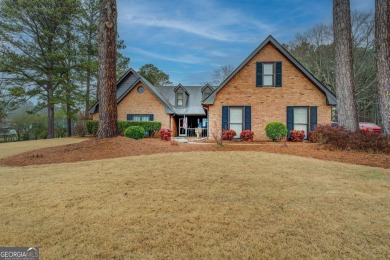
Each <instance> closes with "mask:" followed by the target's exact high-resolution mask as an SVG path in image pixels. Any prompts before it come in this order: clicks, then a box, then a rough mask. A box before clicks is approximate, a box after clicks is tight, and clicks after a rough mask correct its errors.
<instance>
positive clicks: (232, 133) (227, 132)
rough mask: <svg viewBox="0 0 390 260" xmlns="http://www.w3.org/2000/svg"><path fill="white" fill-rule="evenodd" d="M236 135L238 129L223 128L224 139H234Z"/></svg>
mask: <svg viewBox="0 0 390 260" xmlns="http://www.w3.org/2000/svg"><path fill="white" fill-rule="evenodd" d="M235 136H236V131H234V130H223V131H222V139H223V140H232V139H233V137H235Z"/></svg>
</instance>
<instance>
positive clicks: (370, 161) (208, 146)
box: [0, 136, 390, 169]
mask: <svg viewBox="0 0 390 260" xmlns="http://www.w3.org/2000/svg"><path fill="white" fill-rule="evenodd" d="M73 140H85V142H77V143H70V144H67V145H63V146H55V147H48V148H42V149H39V150H33V151H31V150H28V152H25V153H22V154H18V155H14V156H12V157H9V158H4V159H0V165H7V166H26V165H40V164H51V163H60V162H77V161H88V160H99V159H106V158H118V157H124V156H135V155H149V154H157V153H172V152H192V151H213V152H227V151H253V152H270V153H278V154H289V155H298V156H303V157H311V158H317V159H322V160H330V161H338V162H346V163H352V164H360V165H368V166H375V167H382V168H388V169H389V168H390V155H388V154H387V155H386V154H373V153H366V152H356V151H337V150H334V151H330V150H325V149H321V148H320V147H319V146H318V145H317V144H312V143H292V142H288V143H287V144H286V145H285V144H283V143H280V142H277V143H273V142H254V143H246V142H225V143H224V147H222V148H218V147H217V146H216V145H215V143H202V144H183V143H179V144H176V145H172V144H171V143H170V142H166V141H162V140H159V139H154V138H146V139H141V140H133V139H130V138H126V137H120V136H119V137H116V138H111V139H103V140H96V139H94V138H85V139H73V138H72V139H71V141H72V142H75V141H73ZM54 142H55V140H48V143H49V144H53V143H54ZM60 142H64V141H60ZM27 143H28V142H27ZM27 143H26V144H25V145H27ZM16 144H17V143H16ZM32 144H34V146H35V143H34V142H32ZM1 147H2V146H1V144H0V149H1ZM41 147H42V146H41ZM37 148H38V147H37ZM6 150H7V151H4V153H6V152H13V150H12V149H6ZM13 154H14V153H13ZM0 155H1V153H0Z"/></svg>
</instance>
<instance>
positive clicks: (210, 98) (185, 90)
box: [89, 36, 336, 140]
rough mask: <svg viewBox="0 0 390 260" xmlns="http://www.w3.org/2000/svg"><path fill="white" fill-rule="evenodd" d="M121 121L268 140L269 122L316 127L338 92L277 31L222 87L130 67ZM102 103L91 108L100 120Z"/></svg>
mask: <svg viewBox="0 0 390 260" xmlns="http://www.w3.org/2000/svg"><path fill="white" fill-rule="evenodd" d="M117 101H118V120H155V121H160V122H161V123H162V127H165V128H171V129H172V130H173V132H174V134H175V135H178V136H195V128H197V127H201V128H202V136H208V137H210V136H211V134H210V132H212V131H213V130H214V129H216V128H220V129H221V128H222V129H233V130H235V131H236V133H237V136H238V135H239V134H240V132H241V131H242V130H244V129H251V130H252V131H253V132H254V133H255V139H257V140H263V139H266V136H265V132H264V128H265V126H266V125H267V123H269V122H282V123H285V124H286V125H287V128H288V129H289V130H292V129H296V130H305V133H308V131H310V130H313V128H314V127H315V126H316V125H317V124H324V123H330V122H331V111H332V106H335V105H336V97H335V95H334V94H333V93H332V92H331V91H330V90H329V89H328V88H327V87H325V86H324V85H323V84H321V83H320V82H319V81H318V80H317V79H316V78H315V77H314V76H313V75H312V74H311V73H310V72H308V71H307V70H306V69H305V68H304V67H303V66H302V65H301V64H300V63H299V62H298V61H297V60H296V59H295V58H294V57H293V56H292V55H291V54H290V53H289V52H288V51H287V50H286V49H284V48H283V47H282V46H281V45H280V44H279V43H278V42H277V41H276V40H275V39H274V38H273V37H272V36H268V37H267V38H266V39H265V40H264V41H263V42H262V43H261V44H260V45H259V46H258V47H257V48H256V49H255V50H254V51H253V52H252V53H251V54H250V55H249V56H248V57H247V58H246V59H245V60H244V61H243V62H242V63H241V64H240V65H239V66H238V67H237V68H236V69H235V70H234V71H233V72H232V73H231V75H230V76H229V77H228V78H226V79H225V81H224V82H222V83H221V84H220V85H219V86H217V87H213V86H211V85H209V84H206V85H205V86H182V85H180V84H179V85H178V86H176V87H172V86H161V87H156V86H153V85H152V84H150V83H149V82H148V81H147V80H146V79H145V78H143V77H142V76H140V75H139V74H137V73H136V72H135V71H134V70H132V69H130V70H129V71H127V72H126V73H125V75H123V76H122V78H120V79H119V80H118V82H117ZM98 109H99V103H98V102H97V103H96V104H94V105H93V106H92V107H91V109H90V110H89V113H90V114H93V118H94V119H96V120H97V119H98Z"/></svg>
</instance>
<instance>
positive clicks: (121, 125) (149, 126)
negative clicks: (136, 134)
mask: <svg viewBox="0 0 390 260" xmlns="http://www.w3.org/2000/svg"><path fill="white" fill-rule="evenodd" d="M117 125H118V131H119V132H123V131H125V130H126V129H127V128H129V127H130V126H140V127H142V128H143V129H145V132H148V133H149V135H152V133H153V132H155V131H158V130H160V129H161V122H157V121H118V123H117Z"/></svg>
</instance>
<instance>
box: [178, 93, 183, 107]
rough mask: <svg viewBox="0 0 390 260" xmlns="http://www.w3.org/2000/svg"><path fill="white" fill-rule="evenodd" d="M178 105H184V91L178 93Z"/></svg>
mask: <svg viewBox="0 0 390 260" xmlns="http://www.w3.org/2000/svg"><path fill="white" fill-rule="evenodd" d="M177 106H178V107H182V106H183V93H177Z"/></svg>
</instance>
